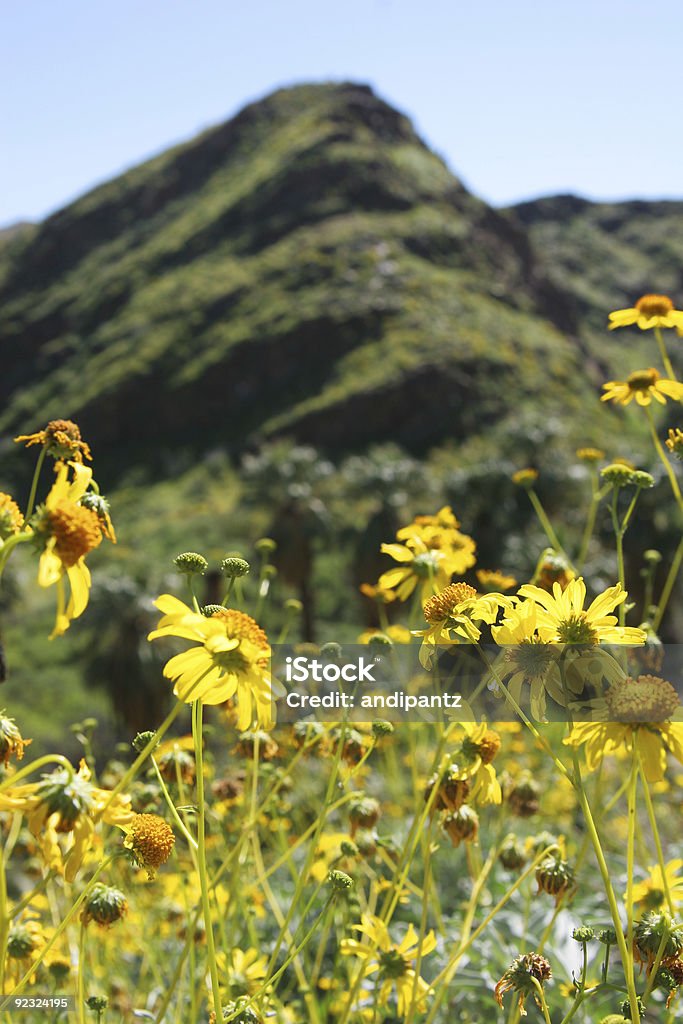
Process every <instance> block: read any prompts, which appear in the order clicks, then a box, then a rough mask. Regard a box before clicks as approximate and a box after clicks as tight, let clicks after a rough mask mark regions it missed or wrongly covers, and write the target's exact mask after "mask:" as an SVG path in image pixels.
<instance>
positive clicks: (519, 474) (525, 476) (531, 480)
mask: <svg viewBox="0 0 683 1024" xmlns="http://www.w3.org/2000/svg"><path fill="white" fill-rule="evenodd" d="M511 480H512V482H513V484H516V485H517V486H518V487H526V488H531V487H533V486H534V484H535V483H536V481H537V480H538V470H537V469H532V468H531V467H530V466H527V467H526V468H525V469H518V470H516V471H515V472H514V473H513V474H512V477H511Z"/></svg>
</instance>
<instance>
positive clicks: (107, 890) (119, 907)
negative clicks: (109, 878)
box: [81, 882, 128, 928]
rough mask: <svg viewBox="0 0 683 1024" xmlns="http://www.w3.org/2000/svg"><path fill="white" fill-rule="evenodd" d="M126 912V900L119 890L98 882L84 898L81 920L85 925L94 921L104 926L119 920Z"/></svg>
mask: <svg viewBox="0 0 683 1024" xmlns="http://www.w3.org/2000/svg"><path fill="white" fill-rule="evenodd" d="M127 912H128V900H127V899H126V897H125V896H124V894H123V893H122V892H121V890H120V889H115V888H114V887H113V886H111V885H103V884H102V883H101V882H98V883H97V884H96V885H94V886H93V887H92V889H91V890H90V892H89V893H88V895H87V896H86V898H85V902H84V904H83V910H82V911H81V921H82V922H83V924H86V925H87V924H89V923H90V921H94V922H95V923H96V924H99V925H101V926H102V927H105V928H106V927H108V926H109V925H112V924H114V922H115V921H120V920H121V918H122V917H125V915H126V913H127Z"/></svg>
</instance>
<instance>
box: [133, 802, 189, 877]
mask: <svg viewBox="0 0 683 1024" xmlns="http://www.w3.org/2000/svg"><path fill="white" fill-rule="evenodd" d="M120 827H121V828H122V830H123V831H124V832H125V833H126V839H125V841H124V844H123V845H124V846H125V847H126V848H127V849H128V850H130V851H131V853H132V855H133V860H134V861H135V863H136V864H137V866H138V867H140V868H144V869H145V870H146V872H147V878H148V879H149V880H150V881H153V879H154V877H155V876H156V873H157V871H158V870H159V868H160V867H161V865H162V864H165V863H166V861H167V860H168V858H169V857H170V856H171V853H172V852H173V847H174V845H175V836H174V835H173V829H172V828H171V826H170V825H169V824H168V822H167V821H164V819H163V818H160V817H159V815H158V814H134V815H132V817H131V819H130V821H129V822H127V823H124V824H122V825H121V826H120Z"/></svg>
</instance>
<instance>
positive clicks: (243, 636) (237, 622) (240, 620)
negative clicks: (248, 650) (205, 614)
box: [211, 608, 268, 650]
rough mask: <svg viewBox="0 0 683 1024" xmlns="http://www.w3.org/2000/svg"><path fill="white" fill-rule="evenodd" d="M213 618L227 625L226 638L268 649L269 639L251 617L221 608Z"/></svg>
mask: <svg viewBox="0 0 683 1024" xmlns="http://www.w3.org/2000/svg"><path fill="white" fill-rule="evenodd" d="M211 618H212V619H218V620H219V621H220V622H222V623H223V624H224V625H225V634H226V636H228V637H236V638H237V639H238V640H249V641H251V643H252V644H254V646H255V647H258V648H260V649H261V650H263V649H264V648H267V647H268V637H267V636H266V634H265V633H264V632H263V630H262V629H261V627H260V626H259V624H258V622H256V621H255V620H254V619H252V617H251V615H246V614H245V612H238V611H237V610H236V609H235V608H220V609H219V610H218V611H216V612H214V613H213V615H212V616H211Z"/></svg>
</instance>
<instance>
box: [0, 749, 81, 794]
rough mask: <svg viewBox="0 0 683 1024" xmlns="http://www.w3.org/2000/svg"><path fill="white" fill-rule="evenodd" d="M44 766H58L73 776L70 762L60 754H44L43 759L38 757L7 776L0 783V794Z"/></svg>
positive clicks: (72, 767)
mask: <svg viewBox="0 0 683 1024" xmlns="http://www.w3.org/2000/svg"><path fill="white" fill-rule="evenodd" d="M44 764H59V765H61V766H62V768H66V770H67V771H68V772H70V773H71V775H72V776H73V775H75V772H74V766H73V765H72V763H71V761H69V760H68V759H67V758H66V757H64V756H63V755H62V754H45V755H44V756H43V757H39V758H37V759H36V760H35V761H31V763H30V764H27V765H26V766H25V767H24V768H21V769H20V770H19V771H18V772H15V773H14V775H10V776H8V778H6V779H5V780H4V781H3V782H1V783H0V792H2V790H3V789H8V788H10V787H11V788H14V786H16V784H17V782H19V780H20V779H24V778H26V776H27V775H30V774H31V773H32V772H35V771H37V770H38V768H42V767H43V765H44Z"/></svg>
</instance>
